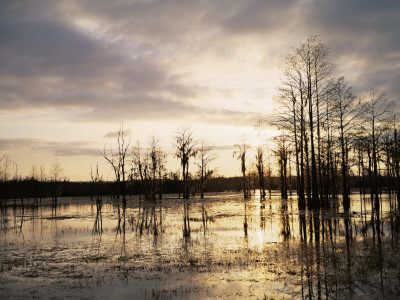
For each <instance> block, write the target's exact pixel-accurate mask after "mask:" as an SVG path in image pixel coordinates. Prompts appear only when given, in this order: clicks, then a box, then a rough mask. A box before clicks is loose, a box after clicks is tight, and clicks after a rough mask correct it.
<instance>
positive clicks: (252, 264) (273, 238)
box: [0, 193, 400, 299]
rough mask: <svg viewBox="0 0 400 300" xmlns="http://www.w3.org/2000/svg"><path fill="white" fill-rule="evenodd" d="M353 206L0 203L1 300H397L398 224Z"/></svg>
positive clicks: (227, 200) (236, 199) (219, 197)
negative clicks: (218, 299)
mask: <svg viewBox="0 0 400 300" xmlns="http://www.w3.org/2000/svg"><path fill="white" fill-rule="evenodd" d="M382 199H383V200H382V209H381V211H380V213H379V214H378V215H377V214H374V213H372V211H371V202H370V201H369V199H368V198H365V199H363V198H362V197H360V195H352V199H351V200H352V207H351V210H350V211H349V212H343V210H342V209H341V206H340V205H339V204H338V203H336V201H332V203H331V204H332V205H331V208H329V209H321V210H318V211H311V212H307V211H306V212H305V211H301V212H299V211H298V209H297V202H296V199H295V197H293V198H290V199H289V200H282V199H280V197H278V196H277V195H276V194H273V195H272V198H271V199H267V200H265V201H260V199H259V198H258V197H257V196H254V197H253V198H252V199H250V200H247V201H244V200H243V198H242V195H241V194H227V193H224V194H209V195H206V198H205V199H200V198H193V199H189V200H183V199H178V198H176V197H174V196H173V195H171V196H166V197H164V199H162V200H161V201H159V200H158V201H157V202H156V203H145V202H144V201H143V200H142V201H140V200H139V199H138V198H130V199H128V203H127V207H126V208H124V207H122V205H121V204H118V201H116V200H112V199H108V198H105V199H104V200H103V206H102V209H101V212H100V211H98V210H97V207H96V205H95V203H94V201H93V200H90V199H88V198H62V199H60V200H59V202H58V205H57V207H54V206H52V205H51V203H50V201H48V200H43V201H42V203H41V204H35V205H26V206H25V207H21V206H18V205H17V206H14V203H13V202H10V203H8V204H7V205H5V206H2V207H0V210H1V218H0V224H1V228H0V247H1V250H0V263H1V267H0V298H1V299H5V298H7V297H9V298H13V299H14V298H21V299H27V298H41V299H42V298H55V299H57V298H66V297H73V298H89V299H92V298H100V299H109V298H110V297H113V298H115V299H120V298H122V299H123V298H126V299H132V298H133V297H136V298H147V299H161V298H174V299H175V298H182V299H204V298H215V297H223V298H234V297H236V298H254V299H267V298H278V299H280V298H289V299H290V298H329V299H342V298H356V299H357V298H365V297H369V298H377V299H379V298H383V297H385V298H396V297H399V296H400V288H399V281H400V251H399V229H400V219H399V214H398V213H397V210H396V209H395V207H394V199H390V198H389V197H388V195H384V196H382Z"/></svg>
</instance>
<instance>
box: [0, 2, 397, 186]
mask: <svg viewBox="0 0 400 300" xmlns="http://www.w3.org/2000/svg"><path fill="white" fill-rule="evenodd" d="M399 28H400V1H396V0H393V1H368V0H354V1H347V0H346V1H345V0H337V1H329V0H318V1H313V0H300V1H290V0H280V1H265V0H264V1H262V0H254V1H252V0H248V1H243V0H209V1H207V0H199V1H188V0H154V1H151V0H149V1H146V0H139V1H133V0H130V1H128V0H117V1H109V0H96V1H84V0H79V1H78V0H77V1H73V0H70V1H50V0H48V1H35V0H32V1H12V0H11V1H6V0H2V1H0V122H1V126H0V154H4V153H6V154H8V155H9V157H10V159H12V160H13V161H15V162H17V163H18V168H19V172H20V173H21V175H22V176H25V175H27V174H28V173H29V172H30V171H29V170H30V169H31V167H32V165H36V166H40V165H44V166H45V167H46V168H47V169H48V168H49V167H50V165H51V163H52V162H53V161H54V160H55V159H56V158H57V159H58V160H59V161H60V163H61V165H62V167H63V168H64V175H65V176H67V177H68V178H70V179H71V180H87V179H88V178H89V171H90V165H91V164H92V165H95V164H96V162H99V163H100V169H101V171H102V173H104V175H105V177H107V176H109V178H111V173H110V172H109V169H108V167H107V166H106V165H105V164H104V163H103V161H102V158H101V157H100V156H99V154H98V150H97V149H102V148H103V146H104V145H105V143H107V147H108V146H113V145H115V138H113V137H112V134H110V133H112V132H114V131H116V130H118V128H119V126H120V123H121V121H123V122H124V127H125V128H126V129H128V130H130V131H131V140H132V143H135V141H136V140H140V141H141V143H142V144H144V145H145V144H146V143H147V142H148V141H149V140H150V137H151V136H152V135H155V136H156V137H158V138H159V139H160V143H161V145H162V146H163V147H164V149H165V151H167V152H168V153H172V137H173V136H174V132H175V131H176V129H177V128H179V127H182V126H185V125H190V126H191V128H192V129H193V130H194V134H195V135H196V137H198V138H205V139H207V140H208V141H210V143H212V144H214V145H215V146H216V147H217V148H218V149H220V150H219V151H218V154H219V158H218V160H217V161H216V162H215V167H218V172H219V174H222V175H235V174H238V173H239V163H238V162H237V161H236V160H233V159H232V145H233V144H234V143H236V142H237V141H238V140H239V138H240V136H241V135H242V134H248V135H254V129H253V126H254V123H255V122H256V121H257V120H258V119H259V118H260V117H263V116H265V115H266V114H268V113H271V112H273V109H274V106H275V104H274V102H273V100H272V99H273V97H274V95H276V94H277V92H276V87H277V86H278V85H279V82H280V72H279V68H280V66H282V64H283V63H284V60H285V57H286V55H288V54H289V53H290V51H291V47H294V46H297V45H298V44H299V42H300V41H301V40H302V39H304V38H305V37H307V36H310V35H319V36H320V38H321V39H322V41H323V42H325V43H326V44H327V45H328V46H329V47H330V49H331V54H330V60H331V62H332V63H334V64H335V74H337V75H338V76H339V75H343V76H345V78H346V79H347V80H348V82H349V83H350V85H351V86H353V89H354V91H355V92H356V93H362V92H365V91H367V90H368V89H371V88H378V89H380V90H381V91H382V92H385V93H386V95H387V96H388V98H389V99H390V100H394V101H400V100H399V99H400V34H399ZM110 136H111V137H110ZM169 167H170V168H171V169H177V168H178V165H177V163H176V161H175V159H174V158H173V157H172V156H170V157H169Z"/></svg>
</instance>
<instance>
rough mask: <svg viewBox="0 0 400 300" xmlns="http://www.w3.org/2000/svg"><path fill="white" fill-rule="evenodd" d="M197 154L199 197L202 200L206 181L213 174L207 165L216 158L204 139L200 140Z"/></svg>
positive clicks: (211, 147)
mask: <svg viewBox="0 0 400 300" xmlns="http://www.w3.org/2000/svg"><path fill="white" fill-rule="evenodd" d="M197 153H198V158H199V162H198V167H199V177H200V197H201V198H204V189H205V188H206V183H207V179H208V178H209V177H210V176H211V175H212V173H213V170H212V169H210V168H209V164H210V163H211V162H212V161H213V160H215V159H216V158H217V156H216V155H215V153H214V152H213V146H211V145H209V144H208V143H207V142H206V141H205V140H204V139H202V140H201V142H200V147H198V149H197Z"/></svg>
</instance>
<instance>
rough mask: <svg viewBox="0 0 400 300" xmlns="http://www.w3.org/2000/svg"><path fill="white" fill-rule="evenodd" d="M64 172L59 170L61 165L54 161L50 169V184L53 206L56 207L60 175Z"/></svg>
mask: <svg viewBox="0 0 400 300" xmlns="http://www.w3.org/2000/svg"><path fill="white" fill-rule="evenodd" d="M63 172H64V170H63V169H62V168H61V164H60V162H59V161H58V159H56V160H55V161H54V162H53V164H52V165H51V168H50V178H51V183H52V199H53V204H54V205H57V197H58V195H59V193H60V190H59V189H60V181H61V175H62V173H63Z"/></svg>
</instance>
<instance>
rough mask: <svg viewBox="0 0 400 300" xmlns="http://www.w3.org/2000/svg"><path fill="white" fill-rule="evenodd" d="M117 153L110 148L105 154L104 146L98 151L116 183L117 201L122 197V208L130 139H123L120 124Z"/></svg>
mask: <svg viewBox="0 0 400 300" xmlns="http://www.w3.org/2000/svg"><path fill="white" fill-rule="evenodd" d="M117 135H118V137H117V143H118V146H117V151H114V150H113V149H112V148H110V151H109V152H108V153H107V151H106V146H107V144H106V145H104V148H103V151H102V152H101V151H99V152H100V154H101V155H102V156H103V157H104V159H105V160H106V161H107V162H108V163H109V164H110V165H111V167H112V169H113V171H114V175H115V181H116V187H117V190H116V193H117V198H118V199H119V197H120V194H121V195H122V202H123V204H124V206H125V205H126V175H127V170H126V159H127V155H128V149H129V144H130V139H129V140H126V139H125V131H124V127H123V123H121V126H120V129H119V130H118V133H117Z"/></svg>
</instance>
